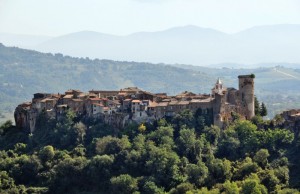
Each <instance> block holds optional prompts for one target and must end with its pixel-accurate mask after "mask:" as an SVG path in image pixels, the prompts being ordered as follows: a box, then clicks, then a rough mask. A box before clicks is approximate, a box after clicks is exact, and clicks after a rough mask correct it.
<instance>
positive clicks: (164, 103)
mask: <svg viewBox="0 0 300 194" xmlns="http://www.w3.org/2000/svg"><path fill="white" fill-rule="evenodd" d="M157 106H168V103H167V102H160V103H158V104H157Z"/></svg>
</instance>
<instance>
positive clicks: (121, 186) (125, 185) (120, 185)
mask: <svg viewBox="0 0 300 194" xmlns="http://www.w3.org/2000/svg"><path fill="white" fill-rule="evenodd" d="M110 183H111V191H112V193H124V194H132V193H134V192H135V191H137V190H138V182H137V179H135V178H133V177H131V176H130V175H129V174H122V175H120V176H117V177H113V178H111V179H110Z"/></svg>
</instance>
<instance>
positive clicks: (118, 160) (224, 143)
mask: <svg viewBox="0 0 300 194" xmlns="http://www.w3.org/2000/svg"><path fill="white" fill-rule="evenodd" d="M261 110H262V112H260V111H258V113H257V115H258V116H255V117H254V118H253V119H252V121H246V120H242V119H241V118H240V116H239V115H237V114H234V115H233V117H234V121H233V122H232V123H227V126H226V128H225V129H220V128H218V127H217V126H214V125H211V126H208V123H209V122H210V121H209V120H208V119H207V118H205V117H203V116H201V115H199V114H197V112H196V113H195V114H193V113H192V112H190V111H189V110H184V111H182V112H181V113H180V114H177V115H176V116H174V117H173V118H164V119H161V120H159V121H157V122H154V123H142V124H139V125H138V124H135V123H132V124H130V125H128V126H126V127H125V128H123V129H116V128H112V127H111V126H108V125H106V124H104V123H101V122H99V121H97V119H88V118H84V117H77V116H76V115H75V114H74V113H73V112H72V111H67V113H66V115H65V117H64V118H63V119H61V120H59V121H56V120H48V119H46V117H45V115H44V114H41V115H40V116H39V118H38V121H37V129H36V130H35V131H34V133H28V132H27V131H24V130H22V129H18V128H16V127H15V126H13V125H12V123H11V122H10V121H7V122H6V123H5V124H3V125H2V126H1V128H0V148H1V151H0V193H72V194H73V193H81V194H95V193H114V194H115V193H136V194H137V193H146V194H153V193H170V194H181V193H189V194H192V193H198V194H210V193H211V194H218V193H225V194H235V193H236V194H238V193H243V194H252V193H255V194H260V193H261V194H267V193H274V194H275V193H278V194H292V193H293V194H294V193H299V190H298V189H299V188H300V177H299V172H300V163H299V161H298V160H299V158H300V140H299V136H298V135H299V133H296V132H294V131H289V130H286V129H283V128H282V118H280V117H279V116H277V117H275V118H274V119H273V120H269V121H264V120H263V119H262V117H261V116H259V114H262V115H264V114H266V112H264V111H265V110H263V109H261Z"/></svg>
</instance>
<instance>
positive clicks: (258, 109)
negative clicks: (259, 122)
mask: <svg viewBox="0 0 300 194" xmlns="http://www.w3.org/2000/svg"><path fill="white" fill-rule="evenodd" d="M254 113H255V115H256V116H260V115H261V114H260V113H261V110H260V104H259V101H258V99H257V97H256V96H255V97H254Z"/></svg>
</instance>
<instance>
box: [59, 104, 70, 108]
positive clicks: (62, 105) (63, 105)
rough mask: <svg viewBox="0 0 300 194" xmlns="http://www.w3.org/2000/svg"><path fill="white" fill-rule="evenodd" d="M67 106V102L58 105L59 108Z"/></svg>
mask: <svg viewBox="0 0 300 194" xmlns="http://www.w3.org/2000/svg"><path fill="white" fill-rule="evenodd" d="M64 107H65V108H66V107H68V105H66V104H61V105H57V108H64Z"/></svg>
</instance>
